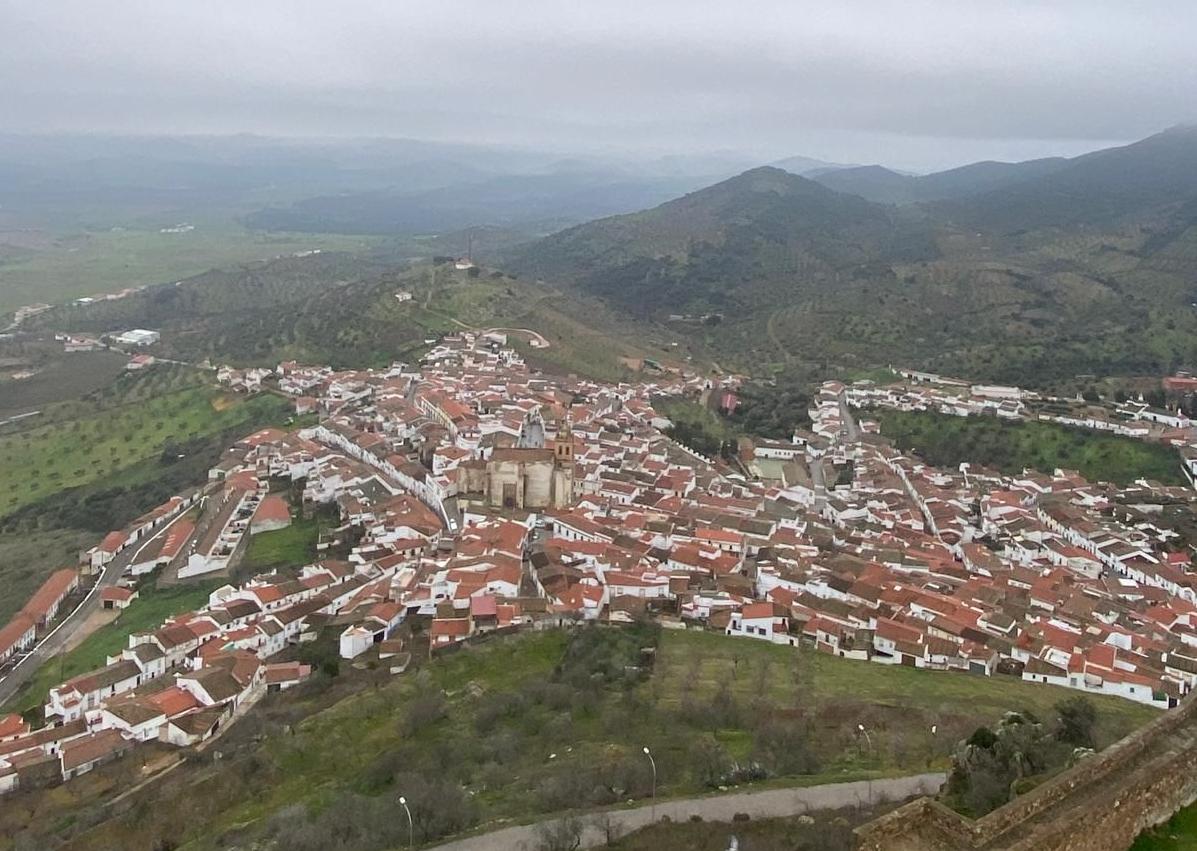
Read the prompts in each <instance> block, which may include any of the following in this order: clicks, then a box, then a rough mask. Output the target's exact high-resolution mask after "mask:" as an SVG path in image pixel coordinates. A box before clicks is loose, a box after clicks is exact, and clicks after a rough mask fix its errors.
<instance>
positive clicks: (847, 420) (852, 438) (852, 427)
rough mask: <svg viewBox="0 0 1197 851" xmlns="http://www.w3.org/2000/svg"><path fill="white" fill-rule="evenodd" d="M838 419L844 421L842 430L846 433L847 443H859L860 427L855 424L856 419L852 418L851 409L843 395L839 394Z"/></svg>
mask: <svg viewBox="0 0 1197 851" xmlns="http://www.w3.org/2000/svg"><path fill="white" fill-rule="evenodd" d="M840 417H841V418H842V419H843V421H844V428H845V429H846V430H847V432H848V442H849V443H858V442H860V427H859V426H858V425H857V424H856V417H854V416H852V408H851V406H849V405H848V400H847V398H845V396H844V394H843V393H841V394H840Z"/></svg>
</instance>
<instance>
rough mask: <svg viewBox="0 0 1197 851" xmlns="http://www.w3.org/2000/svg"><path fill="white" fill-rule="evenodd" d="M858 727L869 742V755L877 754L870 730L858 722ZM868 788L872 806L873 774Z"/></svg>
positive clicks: (870, 776) (869, 779) (869, 778)
mask: <svg viewBox="0 0 1197 851" xmlns="http://www.w3.org/2000/svg"><path fill="white" fill-rule="evenodd" d="M856 729H857V730H859V731H860V732H861V734H863V735H864V737H865V741H866V742H868V743H869V755H870V756H875V754H874V752H873V740H872V739H871V738H870V737H869V731H868V730H866V729H865V725H864V724H857V725H856ZM868 789H869V806H870V807H871V806H873V776H872V775H871V774H870V775H869V777H868Z"/></svg>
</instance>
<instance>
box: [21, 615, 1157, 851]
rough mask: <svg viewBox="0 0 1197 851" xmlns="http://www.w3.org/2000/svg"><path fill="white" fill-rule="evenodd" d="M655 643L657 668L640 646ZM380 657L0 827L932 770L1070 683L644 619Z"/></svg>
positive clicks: (635, 794) (380, 843)
mask: <svg viewBox="0 0 1197 851" xmlns="http://www.w3.org/2000/svg"><path fill="white" fill-rule="evenodd" d="M654 644H655V645H657V650H656V654H655V656H656V658H655V662H649V661H648V660H646V655H645V653H644V652H643V650H644V648H646V647H651V646H653V645H654ZM330 647H331V645H330ZM332 652H334V653H335V651H332ZM650 664H651V668H649V667H646V666H647V665H650ZM381 667H382V666H380V670H377V671H371V670H370V669H369V666H367V665H363V666H362V669H361V670H354V669H350V668H349V666H347V665H345V664H342V666H341V673H340V674H339V676H337V677H335V678H333V679H328V678H327V677H326V676H324V675H322V676H321V678H319V679H317V680H316V681H315V682H313V683H311V684H309V685H306V686H304V687H302V688H300V689H297V690H295V691H293V692H288V693H287V694H286V695H283V696H280V697H279V698H277V699H272V698H270V697H268V698H266V699H265V700H264V701H263V702H262V703H261V704H259V705H258V706H256V707H255V708H254V710H253V711H252V712H251V713H250V714H249V715H248V716H246V717H245V718H244V719H242V720H240V721H238V722H237V724H235V725H234V726H233V727H232V728H231V729H230V730H229V732H228V733H227V734H226V736H225V737H224V738H223V739H222V740H221V742H220V751H221V752H222V757H221V758H220V759H219V760H214V759H211V758H205V757H201V758H198V759H195V760H193V761H191V763H190V764H189V766H188V769H187V770H186V771H177V772H172V773H171V774H169V775H167V776H165V777H163V778H161V779H160V780H157V781H155V783H154V784H153V786H152V787H151V788H149V789H146V790H145V791H144V792H143V793H140V794H139V795H138V796H137V797H136V798H135V799H133V800H131V801H129V804H130V806H126V807H121V808H114V809H111V810H106V811H90V810H89V809H88V808H89V805H90V804H91V803H92V800H93V798H92V797H90V796H102V795H103V794H104V792H105V790H106V789H109V788H111V787H112V785H113V783H114V782H115V780H114V779H110V778H116V777H117V776H118V775H119V773H120V772H122V771H124V770H125V766H124V765H122V763H116V764H114V765H113V766H110V767H108V768H105V769H103V770H101V771H98V772H96V773H95V774H94V776H92V777H91V778H90V779H89V780H88V781H87V783H84V784H80V785H78V786H75V785H70V786H68V787H64V788H65V792H64V793H62V794H60V795H58V796H54V795H52V794H44V795H31V796H26V797H24V798H23V799H22V800H21V802H20V805H19V806H14V807H10V808H5V809H4V810H3V811H0V832H2V831H4V830H6V829H7V830H12V829H14V828H22V827H25V826H29V827H31V828H32V833H33V834H34V836H31V837H30V838H31V839H32V838H34V837H35V836H36V837H37V838H40V839H42V840H43V841H44V842H47V843H52V842H54V841H56V840H58V839H69V840H70V845H69V847H71V848H73V849H78V851H83V849H100V848H113V847H130V848H132V847H139V848H140V847H147V848H148V847H181V848H189V849H206V848H227V847H232V846H236V847H252V846H255V845H259V846H262V847H264V846H265V845H268V844H271V843H274V844H277V846H278V847H287V848H302V849H308V848H311V849H317V848H329V847H337V848H342V849H345V851H382V850H383V849H387V848H395V847H400V846H401V845H402V844H403V843H404V842H405V841H406V838H407V837H406V828H407V825H406V824H405V823H404V822H403V820H396V819H395V800H396V798H397V797H398V796H399V795H404V796H405V797H406V798H407V800H408V803H409V804H410V806H411V809H412V816H413V822H414V833H415V837H416V839H417V840H418V841H420V842H426V841H429V840H432V839H435V838H437V837H440V836H443V835H447V834H451V833H455V832H459V831H462V830H466V829H470V828H473V827H482V826H484V825H490V826H497V825H499V824H503V823H509V822H510V821H511V820H513V819H514V820H529V819H533V818H536V817H538V816H541V815H543V814H545V813H551V812H556V811H560V810H563V809H567V808H578V809H582V810H585V809H589V808H594V807H606V806H612V805H618V804H621V803H623V802H626V801H628V800H634V801H636V802H638V803H644V802H645V800H646V799H648V798H649V796H650V795H651V791H652V774H651V770H650V768H649V765H648V762H647V760H645V758H644V757H643V755H642V748H644V747H645V746H648V747H651V748H652V751H653V755H654V758H655V760H656V767H657V774H658V777H657V784H656V790H657V795H658V797H662V798H664V797H676V796H690V795H694V794H702V793H706V792H713V791H717V787H718V786H720V785H738V786H739V787H740V788H741V789H744V788H745V787H746V786H747V785H749V783H750V781H752V782H760V781H765V782H766V783H767V784H769V785H774V786H777V785H783V786H784V785H795V784H801V785H809V784H815V783H822V782H833V781H839V780H846V779H858V778H862V777H876V776H881V775H886V774H903V773H916V772H921V771H924V770H926V769H927V766H928V765H931V766H942V765H944V764H945V762H946V758H947V755H948V754H949V752H950V751H951V749H952V747H954V745H955V743H956V742H957V741H958V740H959V739H962V738H964V737H966V736H968V735H969V734H970V733H971V732H972V731H973V730H975V729H976V727H977V726H978V725H981V724H992V723H994V721H995V719H998V718H1000V717H1001V716H1002V714H1003V713H1004V712H1005V711H1007V710H1013V709H1025V710H1030V711H1032V712H1034V713H1036V714H1037V715H1038V717H1040V718H1043V719H1045V720H1046V719H1051V718H1053V717H1054V709H1053V706H1054V704H1055V703H1056V702H1058V701H1059V700H1061V699H1062V698H1063V697H1066V696H1068V695H1069V694H1070V693H1069V692H1067V691H1066V690H1063V689H1057V688H1055V687H1050V686H1037V685H1033V684H1030V683H1024V682H1021V681H1019V680H1016V679H1010V678H1004V677H992V678H990V677H975V676H969V675H965V674H953V673H945V672H933V671H921V670H915V669H910V668H895V667H888V666H883V665H868V664H867V663H863V662H851V661H847V660H843V659H837V658H834V657H831V656H828V655H825V654H820V653H815V652H813V651H811V650H809V649H808V650H803V651H795V650H794V649H793V648H786V647H779V646H775V645H770V644H766V643H764V642H755V641H745V640H741V639H731V638H727V637H725V636H721V635H715V634H702V633H694V632H680V633H679V632H676V631H672V630H664V631H658V630H657V629H656V628H655V627H653V626H649V625H642V626H637V627H631V628H624V629H607V628H598V627H591V628H586V629H579V630H576V631H573V632H570V633H564V632H560V631H548V632H539V633H525V634H522V635H519V636H515V637H511V638H506V639H496V640H493V641H491V642H490V643H488V644H487V645H485V646H481V647H474V648H465V649H462V650H461V651H460V652H457V653H452V654H446V655H444V656H438V657H437V658H436V659H435V660H433V661H432V662H430V663H427V664H426V665H424V666H423V667H422V668H421V669H420V670H419V671H413V672H409V673H407V674H404V675H402V676H400V677H397V678H396V677H389V676H388V675H386V674H385V673H384V671H383V670H381ZM1093 705H1094V707H1095V708H1096V710H1097V718H1098V720H1097V735H1098V738H1099V739H1100V744H1101V745H1102V746H1104V745H1106V744H1108V743H1110V742H1112V741H1114V740H1116V739H1117V738H1119V737H1121V736H1123V735H1125V734H1126V733H1127V732H1129V731H1130V730H1132V729H1134V728H1136V727H1138V726H1139V725H1141V724H1143V723H1145V722H1146V721H1148V720H1149V719H1151V718H1153V717H1155V715H1156V713H1155V711H1154V710H1152V709H1149V708H1147V707H1143V706H1140V705H1138V704H1135V703H1132V702H1130V701H1124V700H1118V699H1116V698H1102V697H1097V698H1093ZM858 724H864V725H866V726H867V728H868V730H869V731H870V737H869V739H867V740H865V739H862V737H861V736H860V735H859V733H858V728H857V725H858ZM933 731H934V732H933ZM129 762H130V761H129V760H125V761H124V763H125V764H127V763H129ZM753 764H755V766H756V767H755V768H750V766H752V765H753ZM51 811H52V812H53V813H54V814H55V818H49V817H47V816H48V813H49V812H51ZM79 812H89V813H91V812H94V815H89V816H88V817H87V818H83V817H79V818H75V817H73V815H74V814H75V813H79ZM180 813H183V814H185V817H183V818H180V817H179V816H180ZM155 843H157V846H156V845H155ZM272 847H273V846H272Z"/></svg>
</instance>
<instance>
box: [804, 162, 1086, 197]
mask: <svg viewBox="0 0 1197 851" xmlns="http://www.w3.org/2000/svg"><path fill="white" fill-rule="evenodd" d="M1067 162H1068V160H1065V159H1063V158H1061V157H1054V158H1049V159H1039V160H1028V161H1026V162H1020V163H1002V162H992V161H987V162H978V163H971V164H969V165H965V166H961V167H960V168H953V169H948V170H947V171H939V172H935V173H934V174H924V175H909V174H899V173H898V172H896V171H892V170H890V169H888V168H885V167H884V166H879V165H867V166H860V167H858V168H846V169H839V170H835V171H825V172H820V173H818V174H814V175H811V176H812V177H813V179H815V180H817V181H818V182H819V183H822V184H823V185H824V186H826V187H827V188H829V189H834V190H835V191H836V192H848V193H850V194H852V195H859V196H860V197H862V198H866V199H868V200H869V201H876V202H879V203H883V204H914V203H917V202H920V201H942V200H947V199H950V198H965V197H968V196H970V195H976V194H978V193H981V192H986V191H990V190H996V189H1001V188H1003V187H1005V186H1010V185H1012V184H1015V183H1020V182H1022V181H1024V180H1034V179H1036V178H1039V177H1043V176H1045V175H1048V174H1051V173H1053V172H1055V171H1058V170H1060V169H1061V168H1063V167H1064V166H1065V165H1066V164H1067Z"/></svg>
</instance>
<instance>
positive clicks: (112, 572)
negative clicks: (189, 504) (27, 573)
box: [0, 512, 186, 704]
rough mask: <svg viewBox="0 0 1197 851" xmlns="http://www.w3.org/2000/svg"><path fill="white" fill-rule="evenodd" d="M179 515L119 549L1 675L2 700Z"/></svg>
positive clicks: (62, 643) (62, 642)
mask: <svg viewBox="0 0 1197 851" xmlns="http://www.w3.org/2000/svg"><path fill="white" fill-rule="evenodd" d="M184 514H186V512H182V513H181V514H180V515H179V517H182V516H183V515H184ZM178 519H179V518H178V517H176V518H175V519H174V520H171V522H170V523H167V524H166V525H165V526H163V527H162V529H161V530H159V532H158V534H157V535H153V536H152V537H149V538H146V539H145V540H144V541H142V542H141V543H140V544H138V545H137V546H132V547H126V548H125V549H124V550H123V551H122V552H120V553H118V554H117V556H116V558H114V559H113V560H112V561H110V562H108V564H107V565H105V566H104V571H103V573H101V574H100V578H99V579H98V580H97V581H96V584H95V585H94V586H93V587H92V589H91V590H90V591H89V592H88V593H87V596H86V597H84V598H83V602H82V603H80V604H79V605H78V607H76V609H75V611H73V612H71V613H70V614H69V615H67V616H66V617H65V618H64V619H63V620H62V622H61V623H59V624H58V626H56V627H54V629H53V630H52V631H51V632H50V634H49V635H47V636H46V637H45V638H43V639H42V640H41V643H40V644H38V645H37V646H36V647H35V648H34V649H33V650H32V651H31V652H30V653H29V654H28V655H27V656H25V658H23V659H21V661H19V662H18V663H17V664H16V666H15V667H14V668H12V669H10V670H8V671H6V672H5V673H4V675H3V677H0V704H4V703H7V702H8V701H9V700H10V699H11V698H12V696H13V695H15V694H16V693H17V691H18V690H19V689H20V688H21V686H23V685H24V684H25V683H26V682H27V681H29V680H30V679H32V678H33V675H34V674H36V673H37V671H38V669H39V668H40V667H41V666H42V664H43V663H45V662H47V661H49V660H50V659H53V658H54V657H55V656H56V655H57V654H58V652H59V651H60V650H63V649H64V648H65V647H66V645H67V642H68V641H70V640H71V638H72V637H73V636H74V635H75V633H76V632H77V631H78V630H79V628H80V627H82V626H83V624H85V623H86V622H87V619H88V618H89V617H90V616H91V614H92V612H94V611H95V610H96V609H97V608H98V607H99V605H100V589H101V588H105V587H107V586H109V585H115V584H116V583H117V581H118V580H119V579H120V578H121V574H122V573H124V572H125V568H126V567H128V566H129V564H130V562H132V561H133V559H134V558H136V557H137V554H138V553H140V552H141V551H142V550H143V549H145V547H146V546H147V545H148V544H149V543H150V542H151V541H153V540H154V539H156V538H158V537H159V536H160V535H165V534H166V530H167V529H169V528H170V527H171V526H173V525H174V523H175V521H176V520H178Z"/></svg>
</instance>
